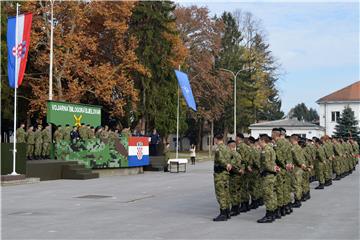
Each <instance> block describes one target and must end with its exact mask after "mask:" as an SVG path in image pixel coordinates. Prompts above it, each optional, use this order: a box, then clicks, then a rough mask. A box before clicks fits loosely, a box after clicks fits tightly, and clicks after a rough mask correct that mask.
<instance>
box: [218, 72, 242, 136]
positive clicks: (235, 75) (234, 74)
mask: <svg viewBox="0 0 360 240" xmlns="http://www.w3.org/2000/svg"><path fill="white" fill-rule="evenodd" d="M220 70H221V71H225V72H229V73H231V74H232V75H233V77H234V139H235V138H236V78H237V76H238V75H239V73H240V72H242V71H246V70H248V69H240V70H239V71H237V72H236V73H235V72H233V71H231V70H229V69H225V68H220Z"/></svg>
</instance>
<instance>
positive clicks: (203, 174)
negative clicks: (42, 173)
mask: <svg viewBox="0 0 360 240" xmlns="http://www.w3.org/2000/svg"><path fill="white" fill-rule="evenodd" d="M315 186H316V183H313V184H312V185H311V199H310V200H308V201H307V202H305V203H303V206H302V207H301V208H300V209H295V211H294V213H293V214H291V215H289V216H286V217H283V218H282V219H280V220H277V221H276V222H274V223H270V224H258V223H256V220H257V219H259V218H261V217H262V216H263V215H264V213H265V209H264V207H261V208H258V209H256V210H252V211H250V212H248V213H242V214H241V215H239V216H237V217H233V218H232V219H231V220H229V221H227V222H218V223H215V222H213V221H212V218H213V217H215V216H216V215H217V214H218V205H217V202H216V199H215V195H214V186H213V178H212V162H210V161H209V162H203V163H199V164H197V165H195V166H188V172H186V173H179V174H176V173H164V172H146V173H145V174H141V175H135V176H114V177H104V178H100V179H93V180H85V181H83V180H57V181H45V182H40V183H37V184H29V185H20V186H9V187H2V188H1V190H2V215H1V220H2V225H1V226H2V228H1V234H2V239H180V238H181V239H359V238H360V234H359V171H358V170H356V172H354V173H353V174H351V175H349V176H347V177H346V178H344V179H342V180H341V181H337V182H334V184H333V185H332V186H330V187H327V188H326V189H325V190H314V187H315ZM88 195H95V196H88ZM79 197H80V198H79Z"/></svg>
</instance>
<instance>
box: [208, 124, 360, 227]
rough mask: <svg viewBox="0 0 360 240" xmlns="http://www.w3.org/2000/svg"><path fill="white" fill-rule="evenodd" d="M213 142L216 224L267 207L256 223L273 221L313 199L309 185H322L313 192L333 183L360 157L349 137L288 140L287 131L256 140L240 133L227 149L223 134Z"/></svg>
mask: <svg viewBox="0 0 360 240" xmlns="http://www.w3.org/2000/svg"><path fill="white" fill-rule="evenodd" d="M215 144H216V146H217V147H216V151H215V159H214V185H215V195H216V198H217V201H218V203H219V205H220V214H219V215H218V216H217V217H216V218H214V219H213V220H214V221H226V220H228V219H230V218H231V216H236V215H239V214H240V213H241V212H247V211H249V210H251V209H256V208H258V207H259V206H262V205H265V207H266V214H265V216H264V217H263V218H261V219H259V220H258V222H259V223H270V222H273V221H275V219H279V218H281V217H284V216H285V215H287V214H291V213H292V212H293V208H299V207H301V202H304V201H306V200H308V199H310V182H313V181H318V182H319V186H317V187H316V188H315V189H324V187H326V186H330V185H332V180H340V179H342V178H343V177H345V176H347V175H349V174H351V173H352V172H353V171H354V170H355V166H356V165H357V164H358V157H359V145H358V143H357V142H356V141H353V140H351V139H350V140H348V141H345V140H343V139H336V138H330V137H328V136H324V137H323V138H321V139H318V138H313V139H304V138H301V137H299V136H298V135H295V134H294V135H291V136H290V137H287V136H286V130H285V129H284V128H275V129H273V130H272V136H271V137H270V136H268V135H265V134H262V135H260V137H259V138H258V139H254V138H253V137H249V138H244V136H243V134H237V137H236V141H233V140H230V141H229V142H228V144H227V145H225V144H224V143H223V136H222V135H221V134H220V135H217V136H216V137H215ZM334 175H335V176H334ZM333 177H334V179H333ZM292 198H294V201H292Z"/></svg>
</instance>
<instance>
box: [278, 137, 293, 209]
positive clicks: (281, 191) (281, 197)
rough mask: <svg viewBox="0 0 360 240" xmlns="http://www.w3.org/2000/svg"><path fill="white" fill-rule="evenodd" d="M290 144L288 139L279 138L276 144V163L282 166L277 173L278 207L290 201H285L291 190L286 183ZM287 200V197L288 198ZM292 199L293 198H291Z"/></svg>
mask: <svg viewBox="0 0 360 240" xmlns="http://www.w3.org/2000/svg"><path fill="white" fill-rule="evenodd" d="M288 146H289V145H288V144H287V140H285V139H283V138H279V139H278V140H277V141H276V144H275V145H274V151H275V153H276V165H278V166H279V167H280V172H278V173H277V174H276V183H275V192H276V197H277V202H278V207H282V206H285V205H286V204H287V203H288V202H285V195H286V194H290V193H291V192H289V191H287V190H288V189H286V188H287V187H288V186H287V185H285V180H286V175H287V172H286V163H287V161H288V160H287V159H288V151H289V149H288ZM289 190H290V189H289ZM286 200H287V198H286ZM290 201H291V198H290Z"/></svg>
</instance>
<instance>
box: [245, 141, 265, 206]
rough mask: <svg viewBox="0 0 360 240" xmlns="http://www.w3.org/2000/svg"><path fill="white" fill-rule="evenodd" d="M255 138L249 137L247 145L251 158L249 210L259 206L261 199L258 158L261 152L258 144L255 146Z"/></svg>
mask: <svg viewBox="0 0 360 240" xmlns="http://www.w3.org/2000/svg"><path fill="white" fill-rule="evenodd" d="M255 142H256V140H255V138H254V137H249V138H248V144H249V146H250V156H251V163H252V165H251V168H252V172H251V174H250V175H251V177H250V179H249V187H250V196H251V204H250V209H256V208H258V207H259V206H260V201H261V197H262V191H261V178H260V171H259V169H260V157H261V151H260V149H259V148H258V144H257V145H255Z"/></svg>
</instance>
